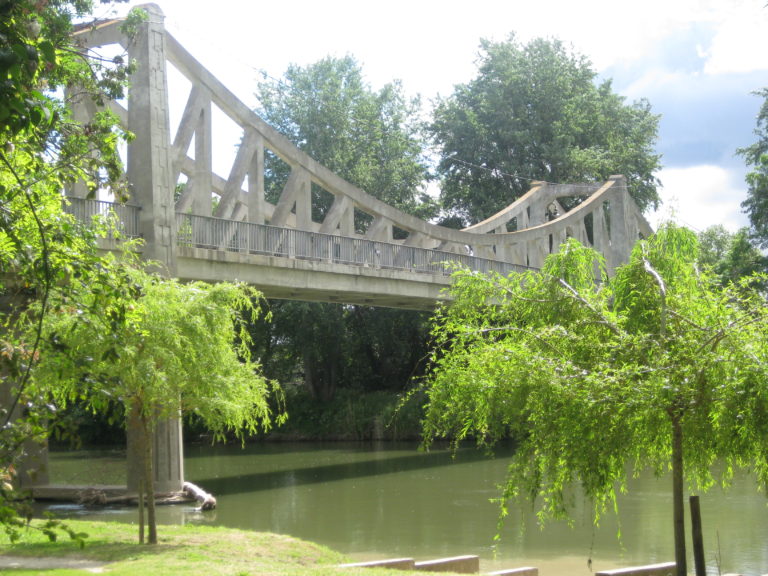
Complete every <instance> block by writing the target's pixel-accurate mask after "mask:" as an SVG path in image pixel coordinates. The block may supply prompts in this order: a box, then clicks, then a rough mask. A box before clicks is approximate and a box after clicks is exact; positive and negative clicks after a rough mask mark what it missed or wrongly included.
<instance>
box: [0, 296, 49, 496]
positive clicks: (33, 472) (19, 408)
mask: <svg viewBox="0 0 768 576" xmlns="http://www.w3.org/2000/svg"><path fill="white" fill-rule="evenodd" d="M6 288H7V290H6V293H5V294H3V295H2V296H0V311H1V312H2V314H3V315H4V316H5V317H9V318H17V317H18V316H19V314H20V312H21V311H22V310H23V309H24V308H26V306H27V305H28V304H29V296H28V295H27V294H25V293H24V292H23V291H21V290H18V289H17V288H16V287H14V286H6ZM17 385H18V380H17V379H16V378H11V377H10V375H9V373H8V369H7V367H6V366H5V364H4V363H0V430H1V429H2V428H4V427H5V424H6V422H8V423H12V422H15V421H16V420H18V419H19V418H21V417H23V415H24V406H23V402H21V403H18V404H16V396H17V390H16V386H17ZM14 404H16V406H15V407H14ZM10 410H12V413H11V414H10V415H9V414H8V411H10ZM10 432H11V431H10V429H9V430H7V431H6V430H3V431H2V432H0V433H3V434H7V433H10ZM18 456H19V458H18V459H17V460H16V462H15V466H16V473H17V474H16V478H15V486H16V487H17V488H19V489H22V490H26V489H29V488H32V487H33V486H44V485H46V484H48V442H47V441H46V440H42V441H37V440H33V439H31V438H27V439H26V440H25V441H24V443H23V444H22V446H21V449H20V450H19V453H18Z"/></svg>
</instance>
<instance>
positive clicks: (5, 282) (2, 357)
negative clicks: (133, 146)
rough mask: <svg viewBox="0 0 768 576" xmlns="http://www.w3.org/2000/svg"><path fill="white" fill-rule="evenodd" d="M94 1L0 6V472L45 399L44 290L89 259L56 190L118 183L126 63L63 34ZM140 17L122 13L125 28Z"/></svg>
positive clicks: (10, 525) (9, 471) (5, 472)
mask: <svg viewBox="0 0 768 576" xmlns="http://www.w3.org/2000/svg"><path fill="white" fill-rule="evenodd" d="M99 4H107V2H99ZM94 5H95V3H94V2H92V1H91V0H71V1H65V0H46V1H32V0H18V1H14V2H3V3H1V4H0V79H2V82H0V270H2V272H3V278H2V280H1V281H0V292H1V293H2V310H1V311H0V314H1V316H0V319H1V320H2V324H3V327H4V332H3V335H2V338H0V345H1V346H2V353H1V354H0V369H1V370H2V375H3V381H2V385H0V394H1V395H2V399H3V402H2V405H0V476H3V477H6V476H8V477H16V476H17V471H18V464H19V462H20V458H21V456H23V455H24V450H25V448H24V446H25V440H29V439H30V438H39V437H42V436H44V433H45V427H44V426H43V425H42V422H43V421H44V420H45V418H46V417H47V416H48V414H47V409H46V405H45V403H41V402H39V398H36V397H34V395H30V394H29V391H28V383H29V376H30V373H31V368H32V366H33V364H34V361H35V359H36V358H37V356H38V348H39V343H40V332H39V328H40V327H41V325H42V324H41V322H42V319H43V317H44V316H45V313H46V311H47V304H48V301H49V298H50V297H51V296H52V294H53V292H57V291H58V292H66V290H67V289H68V286H67V282H66V280H67V278H69V277H70V276H71V275H72V274H73V273H74V271H75V270H77V271H79V272H80V273H87V272H88V271H89V270H93V269H95V268H97V267H98V261H99V260H98V255H97V253H96V251H95V249H94V248H95V247H94V243H93V237H92V236H91V235H89V234H88V233H85V232H84V231H83V230H82V229H81V228H80V227H78V226H77V225H76V224H75V223H74V222H73V221H72V219H70V218H69V217H67V215H66V214H64V213H63V209H62V198H61V193H62V190H63V189H64V187H65V186H67V185H70V184H72V183H73V182H75V181H77V180H82V181H84V182H85V183H86V184H87V186H88V188H89V190H91V191H92V192H94V191H95V190H97V189H99V188H103V189H109V190H111V191H112V192H113V193H114V194H115V195H116V196H117V197H121V195H122V191H123V189H124V186H125V182H124V181H123V179H122V170H121V165H120V159H119V153H118V147H119V144H120V142H122V141H125V140H127V139H129V138H130V135H129V134H127V133H125V132H124V131H123V130H122V129H121V128H120V125H119V120H118V118H117V117H116V116H114V115H113V114H112V113H111V112H109V111H108V109H107V108H106V107H105V106H103V104H104V102H105V101H107V100H110V99H117V98H120V97H121V96H122V95H123V87H124V84H125V80H126V78H127V75H128V74H129V73H130V71H131V66H130V65H129V64H128V62H127V61H126V59H125V57H124V55H117V56H115V57H114V58H112V59H109V60H105V59H103V58H102V57H101V56H100V55H99V54H96V53H92V52H83V51H82V50H81V49H79V48H78V47H77V46H76V45H75V44H74V43H73V40H72V31H73V21H75V20H81V21H85V20H86V16H87V14H89V13H90V12H91V10H92V9H93V7H94ZM141 14H143V12H141V11H137V12H133V13H132V16H131V17H130V18H129V19H128V21H127V22H126V26H125V30H126V32H127V33H129V34H130V32H131V28H132V27H133V26H135V24H136V23H137V22H138V21H139V20H140V19H141V17H142V16H141ZM84 25H85V24H84ZM65 91H66V96H64V93H65ZM83 98H88V99H92V100H93V101H94V102H95V104H96V107H97V113H96V114H95V115H94V117H93V119H92V120H91V121H90V122H88V123H87V124H80V123H78V122H75V121H74V119H73V117H72V114H71V112H70V109H69V108H68V106H67V104H68V103H69V102H70V101H71V100H74V99H83ZM34 299H37V300H38V302H39V306H38V307H37V308H36V310H37V316H36V317H34V318H32V317H30V311H29V310H27V308H26V307H27V304H28V303H29V302H30V301H31V300H34ZM28 322H33V323H36V325H37V327H38V332H37V335H36V336H35V337H34V338H33V339H32V340H29V341H23V340H22V339H21V333H22V330H21V329H20V324H19V323H22V324H26V323H28ZM21 406H24V411H23V413H22V411H21V410H20V407H21ZM14 479H18V478H14ZM17 496H18V494H17V493H15V492H14V491H11V492H10V493H9V492H8V491H7V490H2V491H0V513H1V514H0V516H1V517H0V523H1V524H3V526H4V528H5V529H6V530H7V531H8V532H9V533H10V534H11V537H12V538H13V537H14V536H15V534H16V532H15V530H16V526H17V520H18V519H19V518H18V516H17V512H18V510H17V509H16V510H15V511H14V509H15V507H16V504H15V502H17ZM50 535H51V537H52V538H53V537H54V535H53V533H52V532H51V533H50Z"/></svg>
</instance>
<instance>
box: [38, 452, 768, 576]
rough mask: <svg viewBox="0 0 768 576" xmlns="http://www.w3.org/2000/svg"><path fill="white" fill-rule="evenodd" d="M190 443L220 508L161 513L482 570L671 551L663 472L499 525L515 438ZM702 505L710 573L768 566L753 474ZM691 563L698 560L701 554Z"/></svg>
mask: <svg viewBox="0 0 768 576" xmlns="http://www.w3.org/2000/svg"><path fill="white" fill-rule="evenodd" d="M185 450H186V452H185V476H186V479H187V480H190V481H192V482H195V483H196V484H198V485H200V486H201V487H203V488H204V489H205V490H207V491H209V492H211V493H213V494H214V495H215V496H216V498H217V500H218V508H217V510H215V511H212V512H205V513H202V512H197V511H196V510H195V509H194V507H193V506H187V505H184V506H168V507H161V508H160V521H161V522H168V523H170V522H175V523H187V522H194V523H205V524H216V525H221V526H228V527H232V528H243V529H248V530H259V531H271V532H277V533H283V534H290V535H292V536H296V537H299V538H303V539H306V540H311V541H314V542H318V543H320V544H324V545H326V546H329V547H330V548H333V549H335V550H338V551H340V552H343V553H346V554H348V555H349V556H350V557H352V558H354V559H358V560H368V559H374V558H386V557H403V556H409V557H414V558H416V559H417V560H423V559H430V558H438V557H443V556H456V555H462V554H477V555H479V556H480V558H481V564H482V569H483V571H488V570H496V569H501V568H507V567H516V566H537V567H538V568H539V569H540V574H541V575H542V576H548V575H552V576H556V575H561V574H573V575H579V574H583V575H585V576H587V575H589V574H591V571H590V568H589V566H588V562H589V560H590V559H591V569H592V570H594V571H598V570H602V569H607V568H614V567H620V566H629V565H638V564H647V563H656V562H668V561H673V560H674V552H673V544H672V520H671V502H672V499H671V493H670V487H671V481H670V479H669V478H666V477H664V478H661V479H658V478H655V477H654V476H653V475H652V474H647V473H643V474H640V475H639V477H638V478H634V479H632V480H630V482H629V484H628V490H627V493H626V494H624V495H621V496H620V498H619V514H618V517H617V516H616V515H614V514H613V513H610V514H608V515H606V516H605V517H604V518H603V519H602V521H601V523H600V526H599V527H596V528H595V527H593V525H592V523H591V516H590V506H589V503H588V502H584V501H583V500H582V499H580V498H578V497H575V498H574V504H575V509H574V513H573V519H572V525H571V526H569V525H567V523H565V522H553V523H548V524H547V525H546V526H544V527H543V528H541V527H540V526H538V524H537V520H536V517H535V515H534V513H533V512H532V511H531V508H530V506H526V507H524V508H520V507H518V506H512V507H511V508H510V514H509V516H508V517H507V518H506V521H505V523H504V525H503V527H502V528H501V529H500V530H497V519H498V505H497V504H496V503H494V502H492V500H493V499H494V498H496V497H497V496H498V495H499V489H498V485H499V484H500V483H502V482H503V481H504V477H505V473H506V467H507V464H508V462H509V458H510V454H511V452H510V451H509V450H508V449H503V448H502V449H500V450H498V451H497V453H496V456H495V457H493V458H490V457H487V456H485V455H484V454H482V453H480V452H478V451H477V450H475V449H470V448H467V449H462V450H460V451H459V453H458V454H457V455H456V457H452V456H451V454H450V453H449V452H448V451H446V450H433V451H431V452H429V453H425V452H422V451H419V450H417V447H416V445H414V444H409V443H381V444H376V445H373V444H348V443H323V444H316V443H280V444H256V445H249V446H247V447H246V448H245V449H241V448H240V447H239V446H204V447H200V446H197V447H195V446H193V447H187V448H186V449H185ZM84 463H85V466H84ZM124 467H125V464H124V460H123V457H122V455H121V454H119V453H118V454H109V453H99V454H95V453H83V452H72V453H66V452H63V453H62V452H59V453H53V454H52V457H51V476H52V481H54V482H56V481H61V480H67V481H69V482H72V483H81V482H83V481H84V480H85V478H87V479H88V481H89V482H104V483H116V482H124ZM78 474H84V476H83V477H78ZM49 508H51V509H52V510H53V511H54V512H57V513H58V514H59V515H61V516H65V517H67V516H80V515H88V517H89V518H100V517H101V518H109V519H111V520H124V521H135V519H136V511H135V509H125V508H114V509H107V510H103V511H98V512H97V511H94V510H86V509H83V508H80V507H77V506H64V505H55V506H51V507H49ZM701 511H702V519H703V525H704V545H705V555H706V560H707V565H708V574H712V575H717V574H719V573H723V574H724V573H727V572H738V573H741V574H764V573H768V506H767V504H766V499H765V496H764V495H763V494H762V493H759V492H758V491H757V489H756V486H755V482H754V479H753V478H751V477H749V476H747V475H740V476H738V477H737V478H736V479H735V481H734V483H733V486H732V487H731V488H730V489H729V490H728V491H727V492H724V491H723V490H721V489H720V488H717V487H716V488H713V489H711V490H710V491H709V492H707V493H705V494H702V495H701ZM686 522H687V524H688V526H687V528H688V529H689V530H690V520H689V519H688V518H687V519H686ZM497 531H498V532H499V535H500V539H499V540H498V541H496V540H494V536H495V535H496V534H497ZM689 542H690V540H689ZM690 548H691V546H690V544H689V549H690ZM690 554H691V552H690V550H689V555H690ZM689 566H690V567H691V572H692V571H693V560H692V559H691V560H689Z"/></svg>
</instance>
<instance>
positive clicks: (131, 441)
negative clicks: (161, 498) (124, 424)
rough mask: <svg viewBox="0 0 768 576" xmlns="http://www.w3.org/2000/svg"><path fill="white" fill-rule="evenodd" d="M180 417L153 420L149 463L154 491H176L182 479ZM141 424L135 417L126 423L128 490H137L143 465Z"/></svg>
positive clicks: (182, 460) (182, 462) (179, 487)
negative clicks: (153, 426)
mask: <svg viewBox="0 0 768 576" xmlns="http://www.w3.org/2000/svg"><path fill="white" fill-rule="evenodd" d="M183 454H184V451H183V446H182V435H181V419H179V418H171V419H167V420H160V421H158V422H157V423H156V424H155V433H154V443H153V446H152V456H153V458H152V467H153V470H154V477H155V492H156V493H166V492H178V491H180V490H181V485H182V483H183V480H184V458H183ZM143 462H144V454H143V452H142V438H141V425H140V424H139V422H137V421H136V420H135V419H130V420H129V423H128V475H127V484H128V491H129V492H138V490H139V480H140V478H141V471H142V469H143V466H144V464H143Z"/></svg>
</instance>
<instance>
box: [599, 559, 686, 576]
mask: <svg viewBox="0 0 768 576" xmlns="http://www.w3.org/2000/svg"><path fill="white" fill-rule="evenodd" d="M595 576H677V565H676V564H675V563H674V562H664V563H662V564H648V565H647V566H632V567H629V568H616V569H614V570H602V571H600V572H596V573H595Z"/></svg>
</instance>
